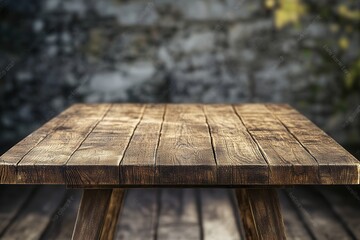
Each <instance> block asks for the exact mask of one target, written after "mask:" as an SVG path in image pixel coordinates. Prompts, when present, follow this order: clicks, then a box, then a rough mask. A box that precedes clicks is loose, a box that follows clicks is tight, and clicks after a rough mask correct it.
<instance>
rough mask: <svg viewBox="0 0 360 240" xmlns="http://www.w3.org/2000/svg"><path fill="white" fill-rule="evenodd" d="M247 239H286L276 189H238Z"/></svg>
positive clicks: (237, 195)
mask: <svg viewBox="0 0 360 240" xmlns="http://www.w3.org/2000/svg"><path fill="white" fill-rule="evenodd" d="M235 193H236V197H237V201H238V205H239V209H240V215H241V218H242V221H243V224H244V229H245V234H246V238H247V239H274V240H277V239H286V236H285V227H284V222H283V219H282V215H281V211H280V204H279V199H278V196H277V193H276V190H275V189H248V188H243V189H236V190H235Z"/></svg>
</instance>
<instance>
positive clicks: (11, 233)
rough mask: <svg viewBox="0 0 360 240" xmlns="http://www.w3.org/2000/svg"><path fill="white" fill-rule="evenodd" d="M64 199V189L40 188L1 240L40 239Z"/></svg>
mask: <svg viewBox="0 0 360 240" xmlns="http://www.w3.org/2000/svg"><path fill="white" fill-rule="evenodd" d="M64 197H65V188H63V187H39V188H38V189H37V190H36V192H35V195H34V196H33V198H32V199H31V200H30V201H29V203H28V204H27V205H26V206H25V207H24V208H23V209H22V211H21V212H20V213H19V215H17V217H16V219H15V220H14V221H13V222H12V224H11V225H10V227H9V228H8V229H7V230H6V232H5V233H4V235H3V236H2V237H1V239H6V240H7V239H9V240H10V239H29V240H31V239H34V240H35V239H39V238H40V236H41V235H42V233H43V232H44V230H45V229H46V227H47V226H48V224H49V223H50V221H51V217H52V215H53V214H54V212H55V211H56V209H57V208H58V206H59V205H60V204H61V202H62V200H63V198H64Z"/></svg>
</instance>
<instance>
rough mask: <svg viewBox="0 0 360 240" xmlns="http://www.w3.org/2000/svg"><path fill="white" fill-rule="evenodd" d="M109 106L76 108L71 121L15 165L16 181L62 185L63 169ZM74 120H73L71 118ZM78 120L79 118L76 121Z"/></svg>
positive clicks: (69, 119)
mask: <svg viewBox="0 0 360 240" xmlns="http://www.w3.org/2000/svg"><path fill="white" fill-rule="evenodd" d="M109 107H110V105H107V104H104V105H96V106H95V107H91V105H79V106H78V107H77V108H76V111H75V113H74V114H78V115H73V116H72V117H69V118H68V119H67V120H66V121H65V122H64V123H63V124H62V125H60V126H57V127H56V128H55V130H54V131H53V132H52V133H51V134H49V135H47V136H46V138H44V139H43V140H42V141H41V142H40V143H39V144H38V145H37V146H36V148H33V149H32V150H31V151H30V152H28V153H27V154H26V155H25V156H24V157H23V158H22V159H21V161H20V162H19V163H18V165H17V178H18V179H17V181H18V182H27V183H34V184H35V183H43V182H47V183H51V184H61V183H64V182H65V180H64V171H63V168H64V165H65V164H66V162H67V161H68V160H69V158H70V157H71V156H72V155H73V154H74V152H75V151H76V150H78V148H79V146H80V145H81V143H82V141H83V140H84V138H86V136H87V135H89V134H90V132H91V131H92V130H93V128H94V127H95V126H96V125H97V124H98V123H99V122H100V121H101V119H102V118H103V116H104V115H105V114H106V112H107V111H108V109H109ZM74 116H76V117H74ZM79 116H81V117H79Z"/></svg>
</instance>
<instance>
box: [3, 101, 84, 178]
mask: <svg viewBox="0 0 360 240" xmlns="http://www.w3.org/2000/svg"><path fill="white" fill-rule="evenodd" d="M79 107H84V106H83V105H81V106H80V105H79V104H75V105H73V106H71V107H69V108H68V109H67V110H65V111H63V112H62V113H61V114H59V115H58V116H56V117H54V118H53V119H51V120H50V121H48V122H47V123H45V124H44V125H43V126H42V127H40V128H39V129H37V130H36V131H34V132H33V133H31V134H30V135H29V136H27V137H26V138H24V139H23V140H21V141H20V142H19V143H17V144H16V145H15V146H14V147H12V148H11V149H10V150H9V151H7V152H6V153H4V154H3V155H2V156H0V183H2V184H13V183H16V182H17V179H16V166H17V164H18V163H19V162H20V161H21V160H22V159H23V158H24V156H26V155H27V154H28V153H29V152H30V151H31V150H32V149H33V148H34V147H36V146H37V145H38V144H39V143H41V142H42V141H43V140H44V139H45V138H46V137H47V136H49V135H50V134H51V133H53V132H54V131H55V130H56V129H57V128H58V127H59V126H61V125H62V124H64V122H65V121H66V120H68V119H69V118H71V117H73V116H74V114H75V113H76V112H77V109H78V108H79Z"/></svg>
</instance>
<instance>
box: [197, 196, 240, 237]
mask: <svg viewBox="0 0 360 240" xmlns="http://www.w3.org/2000/svg"><path fill="white" fill-rule="evenodd" d="M199 191H200V196H201V201H200V203H201V208H202V209H201V213H202V216H201V218H202V223H203V229H204V230H203V232H204V238H203V239H204V240H212V239H228V240H239V239H241V238H240V233H239V231H238V227H237V225H236V221H235V214H236V212H237V211H238V210H237V209H233V208H232V204H231V200H230V195H229V191H231V190H228V189H201V190H199ZM235 210H236V211H235Z"/></svg>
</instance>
